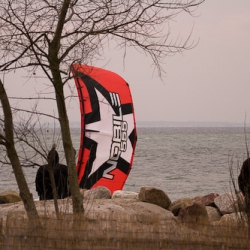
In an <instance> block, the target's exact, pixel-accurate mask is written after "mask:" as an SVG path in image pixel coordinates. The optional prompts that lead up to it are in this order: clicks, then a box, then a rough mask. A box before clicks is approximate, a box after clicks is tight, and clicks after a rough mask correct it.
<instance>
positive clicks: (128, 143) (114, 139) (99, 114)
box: [71, 64, 137, 193]
mask: <svg viewBox="0 0 250 250" xmlns="http://www.w3.org/2000/svg"><path fill="white" fill-rule="evenodd" d="M71 71H72V73H73V75H74V79H75V84H76V87H77V91H78V96H79V101H80V111H81V144H80V149H79V153H78V162H77V166H76V168H77V172H78V182H79V186H80V187H81V188H86V189H91V188H94V187H97V186H105V187H107V188H108V189H109V190H110V191H111V193H113V192H114V191H115V190H122V188H123V186H124V184H125V181H126V179H127V177H128V175H129V172H130V170H131V166H132V163H133V158H134V150H135V146H136V140H137V133H136V125H135V115H134V108H133V102H132V96H131V93H130V89H129V85H128V84H127V83H126V81H125V80H124V79H122V78H121V77H120V76H119V75H117V74H115V73H113V72H111V71H108V70H104V69H100V68H96V67H92V66H87V65H81V64H74V65H73V66H72V68H71Z"/></svg>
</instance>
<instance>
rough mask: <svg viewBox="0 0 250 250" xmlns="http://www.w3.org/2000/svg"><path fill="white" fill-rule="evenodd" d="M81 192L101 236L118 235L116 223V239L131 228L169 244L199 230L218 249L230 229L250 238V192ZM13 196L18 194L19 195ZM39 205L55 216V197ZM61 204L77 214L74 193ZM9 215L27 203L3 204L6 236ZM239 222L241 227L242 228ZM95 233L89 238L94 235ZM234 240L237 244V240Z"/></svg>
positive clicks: (199, 237) (0, 213)
mask: <svg viewBox="0 0 250 250" xmlns="http://www.w3.org/2000/svg"><path fill="white" fill-rule="evenodd" d="M81 193H82V195H83V197H84V209H85V213H84V217H85V219H87V220H88V221H91V222H93V221H95V222H96V223H93V224H91V223H89V224H88V233H89V230H90V228H91V232H92V234H93V232H94V235H95V237H96V236H97V235H99V237H103V233H104V232H105V235H106V236H107V237H108V238H110V237H111V238H112V237H114V228H113V227H115V232H116V233H115V235H116V236H115V238H116V242H117V239H121V238H123V237H124V234H126V232H129V231H131V232H130V233H131V237H132V238H133V237H135V238H136V239H137V240H138V239H141V240H142V241H143V240H145V239H150V238H152V239H155V240H157V242H161V241H167V242H168V244H169V242H180V240H181V242H183V241H185V242H186V241H190V240H191V238H190V234H191V235H192V237H194V235H195V237H194V238H195V242H197V241H202V242H203V243H202V244H203V245H204V242H207V243H206V244H208V245H209V246H212V248H211V249H214V248H213V247H214V244H226V243H225V242H224V241H225V239H224V238H223V239H224V240H223V239H222V238H221V237H222V236H220V237H219V235H220V234H222V231H223V235H225V234H227V237H226V239H227V240H226V241H230V240H229V239H230V237H232V236H229V235H231V234H233V236H234V237H236V238H237V237H239V240H240V241H241V244H243V243H242V242H243V240H242V239H244V240H246V241H248V239H247V236H246V235H247V216H246V214H245V212H244V210H245V208H244V197H243V196H242V195H241V194H237V195H236V194H231V193H225V194H221V195H219V194H217V193H210V194H207V195H205V196H198V197H194V198H182V199H178V200H176V201H173V202H172V201H171V200H170V199H169V197H168V195H167V194H166V193H165V192H164V191H162V190H160V189H158V188H154V187H142V188H141V189H140V192H139V193H136V192H129V191H115V192H114V193H113V194H112V195H111V193H110V191H109V190H108V189H107V188H105V187H98V188H95V189H92V190H81ZM11 196H12V198H13V197H14V196H15V195H14V193H13V191H10V192H9V197H11ZM3 197H4V199H5V201H7V200H8V198H7V197H8V194H7V193H5V194H4V195H3V194H2V193H0V202H1V201H2V202H3V200H4V199H3ZM13 199H18V194H17V197H15V198H13ZM9 200H11V199H10V198H9ZM35 204H36V207H37V210H38V213H39V215H40V216H43V217H44V216H45V217H47V218H55V210H54V203H53V201H52V200H50V201H35ZM58 204H59V209H60V213H62V214H67V215H70V214H72V202H71V198H66V199H63V200H58ZM8 217H15V218H16V219H17V218H19V219H24V218H26V213H25V210H24V206H23V204H22V202H20V201H19V202H14V203H5V204H0V221H2V223H1V233H2V235H4V234H5V232H6V228H7V226H8V225H7V224H6V223H4V221H6V220H7V218H8ZM97 225H98V226H97ZM235 227H237V228H238V229H237V231H235ZM231 229H232V230H231ZM138 232H140V233H138ZM109 233H110V234H109ZM86 234H87V233H86ZM92 234H91V235H89V237H93V235H92ZM156 236H157V238H156ZM215 236H216V237H215ZM131 237H130V238H131ZM211 237H212V238H211ZM223 237H224V236H223ZM132 238H131V239H132ZM191 241H192V240H191ZM222 242H223V243H222ZM228 244H229V243H228ZM230 244H231V245H230V246H231V247H232V244H234V243H232V242H231V243H230ZM244 244H247V243H244ZM173 249H175V248H173ZM176 249H182V248H176ZM183 249H185V248H183ZM204 249H207V248H204ZM220 249H221V248H220ZM232 249H234V248H232ZM235 249H237V248H235Z"/></svg>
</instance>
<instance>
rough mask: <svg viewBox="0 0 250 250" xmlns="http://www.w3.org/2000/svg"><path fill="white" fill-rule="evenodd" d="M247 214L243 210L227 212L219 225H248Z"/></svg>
mask: <svg viewBox="0 0 250 250" xmlns="http://www.w3.org/2000/svg"><path fill="white" fill-rule="evenodd" d="M247 224H248V223H247V215H246V214H245V213H243V212H237V213H231V214H225V215H223V216H222V217H221V219H220V223H219V225H221V226H222V225H223V226H232V225H235V226H239V225H241V226H247Z"/></svg>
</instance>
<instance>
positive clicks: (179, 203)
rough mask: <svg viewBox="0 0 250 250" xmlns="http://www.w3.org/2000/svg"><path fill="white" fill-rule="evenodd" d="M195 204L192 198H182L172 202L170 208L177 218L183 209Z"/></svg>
mask: <svg viewBox="0 0 250 250" xmlns="http://www.w3.org/2000/svg"><path fill="white" fill-rule="evenodd" d="M192 204H193V201H192V199H190V198H182V199H178V200H176V201H174V202H172V203H171V204H170V206H169V208H168V210H169V211H171V212H172V213H173V214H174V215H175V216H178V213H179V211H180V209H181V208H184V207H187V206H190V205H192Z"/></svg>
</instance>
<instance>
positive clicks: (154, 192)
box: [139, 187, 171, 209]
mask: <svg viewBox="0 0 250 250" xmlns="http://www.w3.org/2000/svg"><path fill="white" fill-rule="evenodd" d="M139 200H140V201H144V202H148V203H152V204H155V205H157V206H160V207H162V208H165V209H168V207H169V206H170V204H171V200H170V199H169V197H168V196H167V194H166V193H165V192H164V191H162V190H161V189H158V188H154V187H141V189H140V193H139Z"/></svg>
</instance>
